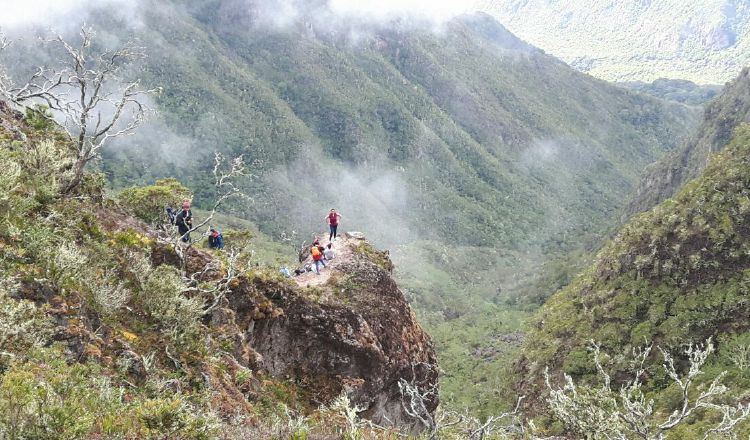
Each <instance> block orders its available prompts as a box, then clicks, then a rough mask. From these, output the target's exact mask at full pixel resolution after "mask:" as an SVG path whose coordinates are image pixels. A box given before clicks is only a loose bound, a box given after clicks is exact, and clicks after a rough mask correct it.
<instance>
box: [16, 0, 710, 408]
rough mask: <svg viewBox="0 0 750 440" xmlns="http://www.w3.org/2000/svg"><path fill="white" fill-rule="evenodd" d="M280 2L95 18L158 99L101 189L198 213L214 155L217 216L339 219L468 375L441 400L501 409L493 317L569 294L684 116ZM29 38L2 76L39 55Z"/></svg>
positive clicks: (111, 152) (509, 40)
mask: <svg viewBox="0 0 750 440" xmlns="http://www.w3.org/2000/svg"><path fill="white" fill-rule="evenodd" d="M283 3H284V4H285V5H291V7H292V8H293V9H294V11H293V13H289V11H284V10H282V9H283V8H282V9H279V8H280V6H279V7H277V6H274V3H273V2H255V1H249V0H224V1H218V0H211V1H197V0H193V1H186V2H176V1H173V2H157V1H153V0H143V1H142V2H141V3H140V5H141V6H142V7H139V8H138V17H137V19H133V18H132V17H119V16H118V15H117V14H116V13H113V11H111V10H104V11H102V10H99V11H98V12H97V11H96V10H95V11H94V12H92V13H91V14H90V15H89V16H88V17H87V18H88V20H87V22H88V23H89V24H91V25H93V26H94V27H95V29H96V30H97V32H98V39H97V42H98V44H103V45H107V44H116V43H118V42H122V41H123V40H125V39H129V38H135V39H137V40H138V42H139V44H141V45H143V46H145V48H146V52H147V53H148V58H147V59H146V61H145V62H144V63H143V65H141V66H139V67H138V68H137V69H136V70H135V71H134V72H133V76H138V77H140V78H141V79H142V81H143V84H144V85H147V86H149V87H161V92H160V93H159V94H158V95H156V96H155V97H154V103H153V104H154V107H155V108H156V109H157V110H158V114H157V115H156V116H154V117H153V118H152V119H151V122H150V125H149V126H144V127H142V129H141V130H139V132H138V133H137V134H136V135H135V136H133V137H128V138H126V139H124V140H122V141H121V142H119V143H117V144H113V145H112V148H110V149H108V150H107V151H106V152H105V154H104V160H103V161H102V169H103V170H104V171H105V173H106V175H107V177H108V179H109V180H110V182H111V183H112V185H113V186H114V187H115V188H116V189H120V188H123V187H127V186H130V185H133V184H139V183H151V182H152V181H154V180H155V179H157V178H160V177H166V176H175V177H178V178H179V179H180V180H181V181H183V182H184V183H185V184H186V185H187V186H188V187H189V188H190V189H191V190H193V191H194V193H195V196H196V197H195V201H196V203H197V205H198V206H199V207H200V206H201V205H202V204H203V205H204V206H205V203H206V202H207V201H208V200H211V198H212V196H213V194H212V188H213V185H212V184H211V183H210V182H209V179H210V177H209V176H211V172H210V170H211V168H212V167H213V156H212V153H213V152H214V151H220V152H222V153H224V154H225V155H227V156H235V155H239V154H243V155H245V159H246V161H247V162H248V163H252V164H253V167H252V172H253V174H254V175H253V177H252V178H250V179H247V180H246V181H244V182H242V187H243V189H244V190H245V192H246V193H248V194H249V196H250V198H249V199H248V200H243V201H241V202H234V203H232V204H226V205H225V207H226V208H227V211H228V213H229V214H234V215H236V216H241V217H244V218H247V219H250V220H252V221H253V222H254V223H255V224H257V225H258V227H259V228H260V229H261V230H262V231H263V232H264V233H266V234H267V235H269V236H271V237H274V238H275V239H280V238H281V237H282V236H283V237H284V238H285V239H288V240H289V241H291V242H293V243H294V244H300V242H301V241H303V240H309V238H310V234H312V233H313V232H315V233H317V232H319V231H320V229H322V228H324V227H325V224H324V222H323V216H324V214H325V213H326V212H327V211H328V210H329V209H330V208H332V207H335V208H337V209H338V210H339V211H340V212H342V214H343V215H344V217H343V220H342V226H341V229H349V230H351V229H356V230H365V231H367V232H368V237H370V238H371V239H372V240H373V241H374V242H375V243H377V244H378V245H380V246H384V247H390V248H391V249H392V251H393V252H392V255H393V258H394V262H395V263H396V277H397V278H398V280H399V281H400V283H401V285H402V286H403V287H404V288H405V290H406V293H407V294H408V295H409V298H410V300H411V302H412V303H413V304H414V305H415V308H417V309H418V311H419V312H420V316H421V317H422V318H423V319H425V322H427V326H428V327H429V330H430V331H434V332H435V333H436V334H437V335H439V336H437V337H436V346H437V349H438V352H439V355H446V354H448V356H450V357H451V361H452V362H453V364H455V365H464V366H465V365H469V364H470V365H471V368H458V369H456V370H455V372H454V373H451V375H449V376H448V377H447V380H448V381H453V382H452V385H451V386H447V387H445V388H444V389H445V390H448V394H450V393H453V392H455V393H457V394H461V393H463V394H464V398H465V399H464V401H463V402H461V403H462V404H467V405H485V404H492V402H496V401H497V398H496V396H495V395H496V394H497V393H498V391H497V390H496V387H494V386H492V387H489V386H486V381H488V380H493V381H496V380H499V379H498V376H497V375H495V374H489V371H491V369H493V368H496V367H497V364H498V363H502V362H504V361H505V360H507V356H506V354H507V350H506V348H507V347H505V345H504V346H503V349H502V350H501V352H502V355H498V356H495V355H493V356H490V357H489V358H487V359H485V358H483V357H481V356H476V355H474V354H472V353H477V352H481V351H482V350H483V349H484V348H483V347H485V346H486V345H488V344H489V345H493V344H495V343H496V342H497V341H500V342H499V343H501V344H505V342H503V341H511V342H512V341H516V340H517V338H514V337H512V336H511V337H509V338H507V337H506V336H507V335H506V333H510V334H511V335H512V334H513V333H514V332H515V331H517V330H518V321H519V319H520V317H519V313H521V312H517V311H516V310H510V311H509V310H508V309H509V308H513V307H516V305H517V306H518V307H519V308H521V309H527V308H529V307H535V306H533V305H532V306H529V303H534V304H536V303H539V302H541V301H542V300H543V299H544V298H545V297H546V296H547V295H549V294H550V293H551V292H553V291H554V290H556V289H557V288H558V287H560V286H561V285H564V284H565V282H566V281H567V276H568V274H569V273H570V271H571V270H570V267H571V266H572V267H574V268H575V267H576V266H577V265H578V264H580V263H579V262H578V260H577V259H575V258H569V257H568V255H569V252H570V251H571V250H575V249H579V248H581V247H584V246H586V245H589V244H590V243H597V240H598V237H599V236H600V234H601V231H603V230H604V228H605V227H606V226H607V224H608V223H609V222H611V221H613V220H614V219H615V218H616V216H617V213H618V212H619V209H620V208H621V206H622V204H623V203H624V200H625V197H626V196H627V195H628V194H629V193H630V191H631V190H632V186H633V185H634V183H635V182H636V181H637V178H638V176H639V174H640V172H641V170H642V169H643V167H645V166H646V164H648V163H651V162H653V161H654V160H656V159H658V158H659V157H661V156H663V155H664V154H665V153H666V152H668V151H670V150H672V149H674V148H676V147H677V145H679V144H680V139H681V138H683V137H686V136H687V135H688V134H689V133H690V132H691V131H692V129H693V127H694V126H695V125H696V124H697V117H698V115H697V112H696V110H695V109H692V108H688V107H685V106H682V105H680V104H676V103H668V102H665V101H662V100H659V99H655V98H652V97H648V96H644V95H641V94H638V93H635V92H633V91H630V90H626V89H623V88H619V87H615V86H613V85H610V84H607V83H606V82H604V81H601V80H597V79H595V78H592V77H590V76H588V75H585V74H581V73H579V72H576V71H575V70H573V69H571V68H569V67H568V66H567V65H565V64H564V63H562V62H560V61H559V60H557V59H555V58H553V57H551V56H548V55H545V54H544V53H543V52H541V51H540V50H538V49H535V48H533V47H531V46H529V45H528V44H526V43H523V42H522V41H520V40H519V39H517V38H516V37H514V36H513V35H511V34H510V33H509V32H508V31H507V30H506V29H505V28H503V27H502V26H501V25H500V24H499V23H497V22H496V21H495V20H494V19H492V18H491V17H489V16H488V15H484V14H478V15H470V16H462V17H458V18H456V19H454V20H452V21H450V22H448V23H446V24H444V25H441V26H438V27H435V25H434V24H433V23H421V22H419V21H415V20H413V19H397V20H394V21H389V22H382V21H380V22H379V21H368V20H363V19H361V18H347V17H341V16H338V15H336V14H333V13H332V12H331V11H330V10H329V9H328V8H327V7H326V6H325V2H283ZM25 41H26V43H28V42H29V41H30V40H28V39H27V40H25ZM24 44H25V43H24V42H15V43H14V45H13V46H12V47H11V49H13V50H14V51H15V52H13V51H8V52H9V53H8V54H7V56H8V58H6V60H8V62H7V65H8V66H15V67H23V66H25V67H26V68H27V69H31V67H32V66H33V65H34V64H35V63H37V62H45V61H48V58H47V57H45V56H44V55H43V52H41V51H38V49H35V48H26V47H25V46H24ZM18 49H25V50H18ZM13 53H15V55H13ZM14 57H15V58H14ZM35 60H36V61H35ZM560 262H562V264H560ZM497 313H503V314H504V315H503V316H507V319H503V320H498V319H497V316H498V315H497ZM490 334H491V337H488V336H490ZM457 335H461V336H460V337H457ZM467 341H470V342H467ZM468 345H472V346H474V348H472V349H468V348H467V346H468ZM490 351H491V352H493V353H495V352H496V351H497V350H495V348H494V347H492V349H491V350H490ZM469 371H471V373H468V372H469ZM469 376H471V378H470V379H467V377H469ZM467 383H471V387H468V386H467ZM477 393H486V394H487V396H486V397H485V398H482V399H478V398H476V395H477Z"/></svg>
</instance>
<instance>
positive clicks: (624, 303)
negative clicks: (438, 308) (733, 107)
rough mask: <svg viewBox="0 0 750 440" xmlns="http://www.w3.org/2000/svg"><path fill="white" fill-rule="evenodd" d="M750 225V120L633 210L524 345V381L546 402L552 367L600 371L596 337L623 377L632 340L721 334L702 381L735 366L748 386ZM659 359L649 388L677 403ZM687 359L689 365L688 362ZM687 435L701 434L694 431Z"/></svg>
mask: <svg viewBox="0 0 750 440" xmlns="http://www.w3.org/2000/svg"><path fill="white" fill-rule="evenodd" d="M749 225H750V126H748V125H747V124H745V125H742V126H741V127H739V128H738V129H737V130H736V131H735V134H734V137H733V140H732V141H731V143H730V144H729V146H728V147H726V148H725V149H724V150H722V151H721V152H719V153H716V154H715V155H713V156H712V157H711V160H710V163H709V165H708V167H707V168H706V170H705V172H704V173H703V175H702V176H701V177H699V178H698V179H696V180H694V181H692V182H690V183H688V184H687V185H686V186H685V187H684V188H682V189H681V190H680V191H679V192H678V194H677V195H676V196H675V197H674V198H672V199H669V200H667V201H665V202H663V203H662V204H660V205H659V206H657V207H656V208H654V209H653V210H652V211H650V212H647V213H644V214H641V215H638V216H636V217H635V218H633V219H632V221H631V222H630V223H629V224H627V225H626V226H625V227H624V228H623V229H622V230H621V231H620V232H619V234H618V235H617V236H616V237H615V238H614V240H613V241H612V242H611V243H609V244H607V245H606V246H605V247H604V248H603V249H602V251H601V252H599V254H598V255H597V257H596V262H595V263H594V264H593V265H592V266H591V267H589V268H588V269H587V270H585V271H584V272H583V273H582V274H581V275H580V276H578V277H577V278H576V279H575V280H574V281H573V282H572V283H571V284H570V285H569V286H568V287H566V288H565V289H563V290H562V291H560V292H559V293H557V294H555V295H554V296H553V297H552V298H550V299H549V301H547V303H546V304H545V305H544V307H543V308H542V310H541V312H540V313H539V315H538V317H537V318H536V319H535V320H534V321H533V323H532V324H531V325H530V329H529V333H528V334H527V340H526V341H525V343H524V346H523V349H522V350H521V352H520V353H521V354H520V358H519V360H518V362H517V364H516V367H517V372H518V388H519V389H520V390H521V391H522V392H523V393H524V394H525V395H528V396H533V397H532V399H531V401H530V402H536V403H537V404H538V403H539V402H540V400H541V399H542V396H543V394H544V393H543V392H540V390H542V388H543V387H544V385H543V371H544V370H545V368H547V367H549V369H550V371H558V369H559V370H562V371H563V372H565V373H567V374H570V375H573V376H574V377H576V378H577V379H581V378H583V379H588V378H591V377H593V376H595V375H596V373H597V371H596V368H595V367H594V366H593V363H592V359H593V357H592V356H593V355H592V352H591V350H590V341H595V342H596V343H598V344H601V347H602V351H604V352H607V353H612V354H613V356H612V357H611V358H609V367H611V369H612V370H613V371H612V378H613V380H615V381H617V380H620V378H621V377H623V376H618V372H622V371H624V370H627V369H628V368H629V365H627V361H626V359H627V358H628V356H627V353H629V352H630V350H631V349H632V348H636V347H641V346H644V344H648V343H651V342H653V343H656V344H658V345H659V346H661V347H674V348H675V349H676V348H677V347H680V346H681V345H682V344H687V343H691V342H692V343H701V342H703V341H705V340H706V339H707V338H709V337H710V338H713V340H714V341H715V342H717V343H718V355H715V356H713V357H711V358H710V359H709V361H710V365H711V368H710V371H711V373H709V375H708V376H706V377H704V378H701V379H700V380H701V383H704V382H705V381H710V380H712V377H713V376H712V375H716V374H718V372H720V371H722V370H727V371H728V374H727V375H726V376H725V379H726V382H727V384H728V385H729V386H730V387H733V388H734V389H735V390H736V392H738V393H740V394H739V395H741V393H743V392H744V390H746V389H747V380H748V376H747V371H746V369H745V364H743V363H742V362H739V363H738V361H737V359H738V358H735V357H733V355H732V353H734V352H735V351H736V350H741V349H742V347H745V346H746V345H745V344H746V343H747V340H748V333H747V332H748V330H750V328H748V320H747V316H748V313H749V312H750V310H748V304H750V302H749V301H748V298H749V295H750V290H749V289H748V282H749V280H748V274H749V273H750V272H749V271H748V269H750V257H749V256H750V227H749ZM621 354H625V356H622V355H621ZM657 362H658V361H657V360H656V357H654V356H652V357H651V358H649V361H648V364H649V366H648V367H647V371H648V372H649V373H646V376H644V378H645V379H646V380H647V384H648V385H647V387H646V388H645V389H644V392H647V393H649V394H648V395H649V396H650V397H649V398H651V397H653V398H655V399H656V402H657V404H658V405H667V406H668V407H669V405H671V403H670V402H674V401H675V400H674V397H675V394H674V392H675V389H674V388H668V387H667V385H668V384H669V381H665V380H664V378H663V377H661V376H658V375H651V371H652V369H651V367H652V366H654V365H655V364H657ZM678 362H680V368H681V369H682V368H683V367H684V366H685V364H686V362H685V359H679V360H678ZM657 365H658V364H657ZM654 371H655V370H654ZM555 377H557V373H556V374H555ZM669 408H670V411H671V408H672V407H669ZM699 420H700V417H697V418H696V420H695V421H694V422H696V423H699ZM682 435H683V437H682V438H692V435H691V434H690V432H683V434H682ZM693 435H695V434H694V433H693ZM675 438H678V437H675Z"/></svg>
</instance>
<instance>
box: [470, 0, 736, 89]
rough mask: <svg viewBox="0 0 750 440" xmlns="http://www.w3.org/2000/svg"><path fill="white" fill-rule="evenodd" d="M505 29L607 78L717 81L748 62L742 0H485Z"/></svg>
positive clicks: (726, 78) (484, 6)
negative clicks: (633, 0) (624, 0)
mask: <svg viewBox="0 0 750 440" xmlns="http://www.w3.org/2000/svg"><path fill="white" fill-rule="evenodd" d="M480 5H481V9H482V10H484V11H486V12H488V13H490V14H492V15H493V16H494V17H496V18H497V19H498V20H499V21H500V22H501V23H502V24H503V25H505V26H506V27H507V28H508V29H509V30H510V31H511V32H513V33H515V34H516V35H518V36H519V37H520V38H523V39H524V40H526V41H528V42H529V43H531V44H533V45H535V46H537V47H540V48H542V49H544V50H545V51H547V52H548V53H550V54H551V55H554V56H556V57H558V58H560V59H562V60H564V61H565V62H567V63H569V64H570V65H571V66H573V67H574V68H576V69H578V70H580V71H582V72H587V73H590V74H591V75H594V76H596V77H599V78H604V79H606V80H609V81H619V82H625V81H646V82H650V81H654V80H657V79H659V78H671V79H686V80H690V81H693V82H695V83H698V84H723V83H725V82H726V81H730V80H732V79H733V78H734V77H735V76H736V75H737V74H738V73H739V72H740V70H741V69H742V68H743V67H746V66H747V65H748V64H750V5H749V4H748V3H747V2H746V1H744V0H699V1H689V2H686V1H681V0H655V1H643V2H618V1H611V0H610V1H595V0H564V1H551V0H483V1H481V2H480Z"/></svg>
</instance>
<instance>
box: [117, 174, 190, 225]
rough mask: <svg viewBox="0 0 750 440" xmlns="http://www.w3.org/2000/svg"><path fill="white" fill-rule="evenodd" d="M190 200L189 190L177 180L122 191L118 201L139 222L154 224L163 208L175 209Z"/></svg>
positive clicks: (170, 179)
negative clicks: (138, 219)
mask: <svg viewBox="0 0 750 440" xmlns="http://www.w3.org/2000/svg"><path fill="white" fill-rule="evenodd" d="M186 198H191V193H190V190H189V189H187V188H185V187H184V186H183V185H182V184H181V183H180V182H179V181H178V180H177V179H173V178H169V179H160V180H157V181H156V183H155V184H154V185H151V186H143V187H131V188H128V189H125V190H123V191H122V192H121V193H120V194H119V196H118V200H119V201H120V203H121V204H122V205H123V207H124V208H125V209H127V210H128V211H130V213H132V214H133V215H135V216H136V217H138V218H140V219H141V220H143V221H145V222H147V223H149V224H155V223H157V222H158V221H159V219H161V218H163V216H164V207H165V206H172V207H177V206H179V205H180V204H181V202H182V200H183V199H186Z"/></svg>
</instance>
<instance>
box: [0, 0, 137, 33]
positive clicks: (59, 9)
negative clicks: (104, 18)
mask: <svg viewBox="0 0 750 440" xmlns="http://www.w3.org/2000/svg"><path fill="white" fill-rule="evenodd" d="M95 7H96V8H99V7H102V8H108V9H109V10H111V11H114V12H116V13H117V14H132V13H134V12H135V11H136V10H137V8H138V1H135V0H97V1H96V2H92V1H91V0H0V10H2V14H0V27H2V28H4V29H14V28H23V27H28V26H43V27H57V26H59V25H60V24H61V23H64V22H65V21H66V20H68V19H70V18H72V17H75V18H77V19H78V20H76V25H77V26H78V25H80V22H81V21H82V20H85V19H86V17H87V15H88V12H89V11H90V10H92V9H94V8H95Z"/></svg>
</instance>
